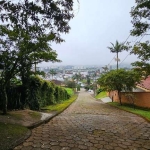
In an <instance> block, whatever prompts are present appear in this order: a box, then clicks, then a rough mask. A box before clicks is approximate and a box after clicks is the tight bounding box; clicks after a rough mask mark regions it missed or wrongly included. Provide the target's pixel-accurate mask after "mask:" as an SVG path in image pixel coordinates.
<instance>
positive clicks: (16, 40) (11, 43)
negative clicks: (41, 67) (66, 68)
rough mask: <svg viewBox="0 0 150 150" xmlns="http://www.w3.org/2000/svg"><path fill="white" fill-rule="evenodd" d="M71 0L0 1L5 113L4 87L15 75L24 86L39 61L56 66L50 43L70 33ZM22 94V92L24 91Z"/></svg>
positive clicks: (54, 53)
mask: <svg viewBox="0 0 150 150" xmlns="http://www.w3.org/2000/svg"><path fill="white" fill-rule="evenodd" d="M73 17H74V15H73V0H58V1H55V0H46V1H44V0H35V1H33V0H24V1H20V0H15V1H8V0H2V1H0V20H1V25H0V60H1V62H2V63H3V64H4V69H3V72H2V73H1V78H0V83H1V84H0V85H1V89H2V92H4V94H3V95H5V96H4V97H3V99H5V101H4V107H5V110H4V111H3V112H4V113H6V107H7V95H6V87H7V86H8V84H9V81H10V79H11V78H12V77H14V75H15V74H18V75H19V76H21V79H22V83H23V85H25V84H27V78H28V77H29V75H30V71H31V68H32V65H33V64H37V63H39V62H42V61H53V62H59V61H60V60H58V59H57V53H56V51H54V50H53V49H52V48H51V42H56V43H60V42H63V41H64V39H62V38H61V33H68V32H69V30H70V26H69V24H68V23H69V21H70V19H71V18H73ZM24 91H25V90H24Z"/></svg>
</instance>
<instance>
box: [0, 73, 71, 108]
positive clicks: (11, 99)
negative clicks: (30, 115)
mask: <svg viewBox="0 0 150 150" xmlns="http://www.w3.org/2000/svg"><path fill="white" fill-rule="evenodd" d="M22 90H24V88H23V87H22V85H14V84H13V85H11V86H9V87H8V88H7V95H8V109H21V108H22V103H23V102H22V100H21V91H22ZM26 95H27V99H26V101H25V106H26V107H29V108H30V109H32V110H39V109H40V108H41V107H44V106H47V105H51V104H56V103H60V102H61V101H64V100H66V99H69V98H70V95H69V94H68V93H67V91H66V90H65V89H64V88H62V87H59V86H56V85H55V84H53V83H52V82H50V81H45V80H43V79H41V78H40V77H38V76H35V75H33V76H30V78H29V79H28V84H27V90H26ZM1 97H2V96H1V93H0V99H1ZM0 109H2V100H0Z"/></svg>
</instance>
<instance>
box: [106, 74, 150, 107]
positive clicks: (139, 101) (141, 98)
mask: <svg viewBox="0 0 150 150" xmlns="http://www.w3.org/2000/svg"><path fill="white" fill-rule="evenodd" d="M128 94H133V95H134V100H129V99H128V98H127V95H128ZM109 97H110V98H111V99H112V100H113V101H114V102H119V98H118V91H111V92H109ZM121 101H122V103H133V101H134V104H135V105H136V106H139V107H145V108H150V76H148V77H147V78H146V79H145V80H142V81H141V82H140V83H139V84H137V86H136V89H134V90H133V92H123V91H122V92H121Z"/></svg>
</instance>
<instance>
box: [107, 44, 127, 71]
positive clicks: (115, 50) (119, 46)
mask: <svg viewBox="0 0 150 150" xmlns="http://www.w3.org/2000/svg"><path fill="white" fill-rule="evenodd" d="M111 45H112V47H107V48H108V49H110V51H111V52H112V53H116V54H117V58H116V61H117V70H118V61H119V57H118V53H119V52H122V51H123V50H125V49H127V47H126V46H124V44H123V43H119V42H118V41H116V43H115V44H113V43H111Z"/></svg>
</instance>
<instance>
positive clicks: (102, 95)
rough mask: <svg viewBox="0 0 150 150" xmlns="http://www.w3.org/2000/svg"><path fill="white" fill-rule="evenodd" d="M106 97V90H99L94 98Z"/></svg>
mask: <svg viewBox="0 0 150 150" xmlns="http://www.w3.org/2000/svg"><path fill="white" fill-rule="evenodd" d="M104 97H107V92H106V91H102V92H100V93H99V94H98V95H96V96H95V98H96V99H101V98H104Z"/></svg>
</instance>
